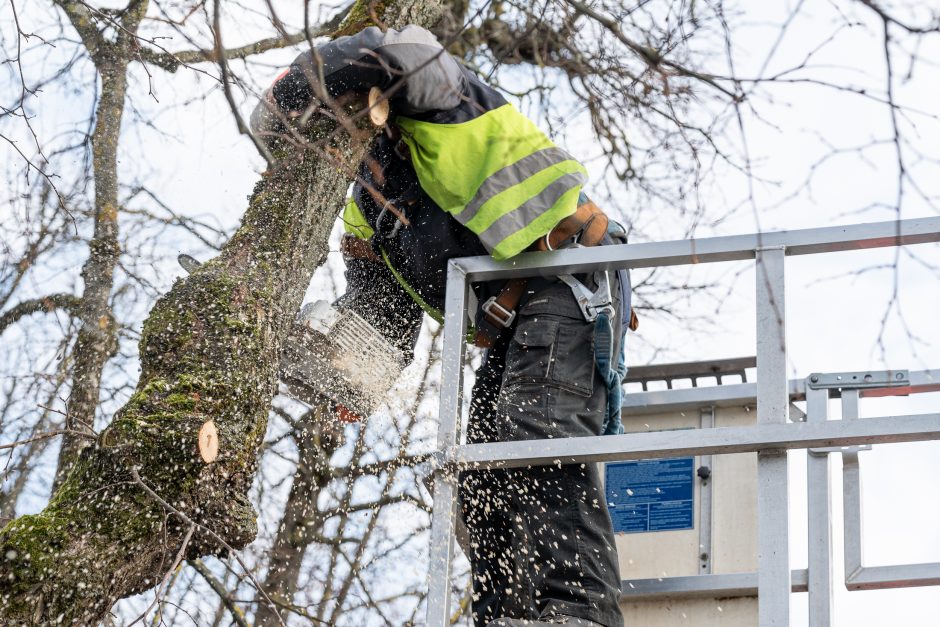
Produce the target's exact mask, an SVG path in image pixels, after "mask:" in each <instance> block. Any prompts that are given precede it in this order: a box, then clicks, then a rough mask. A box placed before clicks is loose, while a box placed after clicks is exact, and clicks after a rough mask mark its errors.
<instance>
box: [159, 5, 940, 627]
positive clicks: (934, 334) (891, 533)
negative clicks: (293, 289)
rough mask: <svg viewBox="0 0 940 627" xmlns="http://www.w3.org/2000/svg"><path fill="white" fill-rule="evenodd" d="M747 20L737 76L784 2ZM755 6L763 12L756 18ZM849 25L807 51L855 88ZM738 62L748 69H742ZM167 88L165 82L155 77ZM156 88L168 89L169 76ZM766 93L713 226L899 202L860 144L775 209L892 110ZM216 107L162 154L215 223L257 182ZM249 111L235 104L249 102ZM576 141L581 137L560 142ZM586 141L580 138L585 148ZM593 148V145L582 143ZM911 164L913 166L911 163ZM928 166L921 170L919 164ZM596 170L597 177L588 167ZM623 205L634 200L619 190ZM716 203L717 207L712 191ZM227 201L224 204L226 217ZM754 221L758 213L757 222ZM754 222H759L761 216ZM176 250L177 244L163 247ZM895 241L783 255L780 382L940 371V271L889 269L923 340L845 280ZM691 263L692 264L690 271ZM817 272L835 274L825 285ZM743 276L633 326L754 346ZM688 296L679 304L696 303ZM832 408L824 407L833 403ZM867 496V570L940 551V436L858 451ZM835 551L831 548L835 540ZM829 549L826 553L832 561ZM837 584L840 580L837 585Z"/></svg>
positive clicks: (896, 616) (799, 475) (719, 352)
mask: <svg viewBox="0 0 940 627" xmlns="http://www.w3.org/2000/svg"><path fill="white" fill-rule="evenodd" d="M811 4H813V6H812V7H811V8H810V9H806V10H804V13H803V16H802V17H800V18H798V19H797V21H796V22H794V24H793V26H792V27H791V29H790V34H789V36H788V37H787V38H786V39H785V40H784V41H783V42H782V45H781V47H780V49H779V52H778V54H777V55H776V56H775V57H774V61H772V63H771V66H770V67H771V69H772V68H773V67H774V65H777V66H778V67H780V68H783V67H788V66H790V65H793V64H794V62H795V61H797V60H799V59H802V57H803V56H804V55H805V54H806V50H807V48H808V47H809V46H815V45H816V44H817V43H819V42H822V41H823V40H825V39H826V38H827V37H828V36H829V34H830V33H831V32H832V30H833V23H834V21H835V20H834V15H833V9H832V7H831V6H830V5H829V4H828V3H811ZM934 4H936V3H934ZM748 5H749V6H748V11H754V12H755V13H754V14H753V15H748V16H747V19H746V21H747V22H749V23H750V25H749V26H748V27H747V28H745V29H739V30H738V32H737V34H736V36H735V37H736V41H737V42H738V45H739V48H738V54H737V55H736V57H735V62H736V63H737V64H738V71H739V73H740V74H741V75H748V74H749V71H750V73H752V74H753V73H756V71H757V67H756V66H757V65H758V64H759V63H761V62H762V61H763V59H764V57H765V56H766V51H767V49H768V43H769V39H770V37H771V35H772V34H773V33H775V32H776V30H775V25H776V24H778V23H779V21H780V19H781V16H782V15H783V13H782V11H783V10H785V7H787V6H788V3H779V2H774V3H748ZM757 11H760V13H757ZM870 26H871V28H867V27H866V28H858V29H856V30H854V31H850V32H842V33H840V35H839V39H838V40H837V42H838V45H836V44H833V45H831V46H829V47H827V48H825V49H824V51H823V52H822V53H821V55H820V56H819V57H817V60H816V64H817V65H820V66H822V65H831V66H832V69H831V70H827V71H826V72H827V73H828V74H829V75H831V76H832V77H839V78H842V79H844V77H845V76H847V75H854V76H855V77H856V78H855V79H854V80H853V81H852V82H853V83H854V84H856V85H860V86H863V85H867V86H869V87H873V86H879V85H881V84H883V72H884V59H883V56H882V55H881V46H880V43H878V41H877V37H878V36H879V35H878V31H877V29H875V27H874V25H870ZM921 53H922V54H923V56H924V57H925V58H927V59H936V58H937V57H938V56H940V55H938V53H940V47H938V46H937V45H936V42H935V43H934V45H933V47H932V48H931V49H927V48H924V49H922V51H921ZM292 56H293V53H292V52H281V53H275V54H272V55H270V58H271V59H272V63H273V64H274V65H276V64H277V63H279V62H286V61H287V60H289V59H290V58H292ZM749 66H753V67H750V68H749ZM276 73H277V70H276V68H275V67H273V66H272V69H271V71H270V74H269V75H268V76H259V77H258V79H259V81H263V82H266V81H268V80H270V79H271V78H273V77H274V76H275V75H276ZM937 74H938V72H937V68H936V67H932V66H928V65H921V66H918V68H917V71H916V72H915V78H916V80H912V81H910V82H909V83H908V84H907V85H905V86H901V87H899V99H900V100H901V101H902V102H903V103H904V104H905V105H907V106H909V107H912V108H914V109H920V110H922V111H927V112H932V113H936V111H937V107H936V104H935V103H936V97H937V92H936V85H937V84H938V81H937V80H936V79H937V78H940V76H937ZM161 88H164V87H161ZM165 88H168V89H174V88H173V87H172V86H170V85H167V86H166V87H165ZM771 96H772V97H773V98H774V99H775V101H776V102H775V104H774V105H773V106H772V107H770V106H768V105H763V106H762V109H761V110H762V112H764V113H767V112H771V113H772V115H768V116H767V117H768V119H770V121H771V122H772V123H773V126H771V125H769V124H766V123H764V122H761V121H759V120H757V119H755V118H753V117H746V118H745V120H744V123H745V127H746V130H747V138H748V143H749V147H750V151H751V154H752V155H753V156H754V160H755V163H756V164H757V173H758V174H759V175H760V176H762V177H765V178H766V179H768V180H772V181H775V182H776V184H774V185H770V184H768V185H761V186H758V187H757V189H756V196H757V201H758V203H757V206H758V207H759V211H756V212H755V211H752V210H750V209H748V208H744V209H742V210H739V211H738V212H737V213H736V214H734V215H733V216H732V217H731V218H730V219H729V220H727V221H726V222H725V223H724V224H723V225H722V226H721V228H720V230H719V231H718V232H715V233H702V235H703V236H705V235H708V234H734V233H745V232H752V231H755V230H757V228H758V226H759V227H761V228H763V229H765V230H774V229H797V228H810V227H819V226H827V225H832V224H845V223H854V222H868V221H880V220H890V219H893V218H894V217H895V215H894V213H893V212H891V211H886V210H872V211H867V212H864V213H858V211H859V210H860V209H862V208H865V207H870V206H872V205H875V204H877V203H886V204H889V205H890V204H891V203H893V199H894V194H895V192H896V186H895V183H896V170H895V167H896V166H895V162H894V154H893V153H892V150H891V148H890V146H885V147H881V148H877V149H873V150H870V151H868V152H867V153H866V157H867V159H868V160H869V161H868V162H865V161H863V160H862V159H860V158H859V157H858V155H846V156H843V157H839V158H835V159H832V160H831V161H829V162H827V164H826V165H825V166H823V167H821V168H820V169H819V170H818V171H817V172H816V176H815V179H814V184H813V186H812V190H811V192H812V194H811V196H810V195H809V194H808V193H803V194H800V195H798V196H796V197H794V198H792V199H791V200H789V201H787V202H785V203H783V204H782V205H780V206H779V207H777V208H774V209H773V210H768V209H767V207H770V206H773V205H776V204H777V203H779V202H780V201H781V200H782V199H783V198H785V197H787V196H789V195H790V194H791V193H792V192H793V190H794V189H796V188H797V187H798V186H800V185H801V183H802V182H803V181H804V180H805V177H806V175H807V169H808V167H809V164H811V163H813V162H815V161H816V160H817V159H819V158H820V157H821V156H822V154H823V153H824V147H823V146H822V145H821V144H820V142H819V140H818V135H824V136H825V137H826V138H827V140H828V141H829V142H831V143H832V144H833V145H834V146H841V147H847V146H855V145H858V144H860V143H864V142H866V141H867V140H869V139H870V138H884V137H886V136H888V133H889V132H890V126H889V119H888V116H887V111H886V110H885V109H884V107H881V106H877V105H874V104H872V103H867V102H864V101H863V100H862V99H860V98H858V97H856V96H850V95H847V94H840V93H837V92H834V91H832V90H825V89H822V88H809V87H803V86H792V85H791V86H787V87H781V88H779V89H777V90H775V91H774V92H773V93H772V94H771ZM210 102H211V103H213V104H214V106H215V107H217V109H216V110H215V112H213V113H210V114H207V115H202V116H197V118H196V119H195V120H194V119H193V116H192V113H191V112H190V111H188V110H186V109H181V110H178V111H177V112H176V113H174V114H171V115H175V116H177V117H178V118H179V123H180V124H181V125H182V127H183V128H185V129H187V132H186V135H185V140H184V142H183V143H182V144H176V145H168V146H165V147H163V148H162V149H161V150H160V153H159V154H161V155H165V156H166V157H167V158H166V160H164V161H163V162H162V163H161V167H160V170H161V171H163V172H169V171H168V170H167V168H166V167H165V166H166V164H168V163H173V164H175V166H174V168H173V169H172V170H171V171H172V174H168V175H167V182H168V183H169V184H170V185H172V187H173V189H174V191H175V193H176V195H177V196H178V197H179V201H180V202H181V203H182V202H185V203H188V204H189V205H190V206H201V207H204V208H205V209H206V210H211V211H213V212H214V213H216V214H218V215H219V216H220V218H222V219H223V220H225V221H229V220H233V219H234V218H235V215H234V213H237V211H240V210H241V208H242V207H243V206H244V202H243V199H244V197H245V196H246V195H247V193H249V191H250V187H251V185H252V184H253V182H254V180H255V178H256V172H257V171H258V168H259V163H260V162H259V160H258V159H257V158H255V157H254V156H253V154H252V151H253V149H252V148H251V146H250V145H249V143H248V141H247V140H245V139H244V138H240V137H238V136H236V135H235V133H234V128H233V123H232V122H231V120H230V119H229V117H228V115H227V114H226V112H225V110H224V103H223V102H222V101H221V99H219V98H216V99H214V100H213V101H210ZM249 110H250V106H248V105H246V107H245V112H246V113H247V112H248V111H249ZM920 122H921V125H920V126H921V129H922V130H921V132H922V133H923V135H922V137H921V140H920V142H919V144H918V145H919V146H920V148H921V149H922V150H925V151H927V152H928V153H929V152H930V151H933V154H934V155H936V152H937V150H938V148H940V141H937V140H940V136H938V134H937V128H938V127H937V125H936V122H935V121H933V122H930V121H929V120H923V119H922V120H920ZM569 147H570V148H571V149H572V150H578V149H579V147H578V146H569ZM582 148H584V147H582ZM587 148H589V147H587ZM916 167H921V166H916ZM923 167H924V168H926V166H923ZM595 176H596V175H595ZM919 182H920V184H921V185H924V186H925V187H926V188H927V193H928V194H934V195H936V194H938V193H940V185H938V183H940V179H938V178H937V177H935V176H934V177H931V178H929V179H925V178H924V177H921V178H920V180H919ZM722 192H723V194H724V195H725V196H726V197H736V196H738V197H740V196H741V195H742V193H743V181H741V180H740V179H735V178H733V177H729V178H728V180H727V184H726V185H725V186H724V189H722ZM625 202H629V198H627V199H625ZM715 202H716V203H720V202H724V200H722V199H719V198H718V197H717V196H716V200H715ZM906 202H908V204H907V205H906V206H905V208H904V212H903V216H902V217H905V218H910V217H916V216H926V215H936V214H935V212H934V211H933V210H932V209H930V208H929V207H927V206H925V205H924V204H923V203H919V202H918V201H917V199H916V198H914V197H913V195H910V194H909V197H908V199H907V200H906ZM233 212H234V213H233ZM758 218H759V219H758ZM758 222H759V224H758ZM660 229H661V232H662V236H663V239H669V238H670V237H675V236H676V235H678V234H671V233H670V229H669V224H668V223H667V224H662V225H661V227H660ZM168 252H170V253H172V254H173V255H175V252H176V251H168ZM916 252H918V253H919V254H921V255H922V256H923V257H924V258H925V259H929V260H932V262H933V263H937V262H938V261H940V254H938V249H937V246H936V245H927V246H919V247H918V250H917V251H916ZM893 260H894V253H893V251H883V250H879V251H865V252H859V253H840V254H836V255H825V256H820V255H815V256H807V257H801V258H790V259H789V260H788V263H787V275H788V276H787V278H788V293H787V305H788V308H787V322H788V351H789V354H788V358H789V363H790V376H791V377H805V376H807V375H808V374H809V373H810V372H820V371H823V372H825V371H854V370H865V369H885V368H909V369H926V368H940V351H938V350H937V347H938V346H940V327H938V325H937V324H936V311H937V305H938V304H940V281H938V277H937V276H936V274H934V273H932V272H930V271H929V270H927V269H926V268H924V267H923V266H921V265H918V264H917V263H913V262H911V261H910V260H908V259H906V258H903V257H902V261H901V264H902V265H901V271H900V273H899V284H898V297H899V299H900V302H901V304H902V307H903V311H904V315H905V319H906V321H907V324H908V327H909V329H910V330H911V332H912V333H913V334H914V335H916V336H917V337H918V338H919V340H920V341H919V342H915V343H912V342H911V341H910V340H909V338H908V333H907V332H906V331H905V330H904V328H903V327H902V325H901V324H899V320H898V318H897V317H896V316H894V315H893V316H891V317H890V318H889V321H888V324H887V326H886V327H884V329H883V328H882V322H881V321H882V317H883V315H884V312H885V307H886V306H887V302H888V299H890V297H891V294H892V290H893V280H892V275H891V273H890V272H885V271H882V272H870V273H866V274H863V275H861V276H847V275H852V274H853V273H854V272H855V271H857V270H859V269H860V268H864V267H868V266H876V265H879V264H885V263H889V264H890V263H892V262H893ZM745 267H746V264H724V265H723V267H721V268H715V267H709V268H699V267H697V268H694V269H692V270H689V271H687V270H681V271H679V270H677V271H676V274H677V276H688V277H689V279H690V280H694V279H695V278H697V277H706V276H708V277H714V276H716V275H724V276H726V277H727V278H729V279H730V278H731V277H733V276H735V275H736V274H737V272H738V271H739V270H741V269H742V268H745ZM686 273H687V274H686ZM821 279H830V280H824V281H821ZM753 287H754V278H753V272H751V271H749V270H745V271H744V273H743V274H740V275H739V276H737V278H736V280H735V281H734V283H733V284H732V287H731V288H729V289H730V290H731V291H730V293H729V294H728V297H727V298H726V299H725V301H724V302H723V305H722V307H721V310H720V312H717V311H715V304H714V303H713V302H708V303H707V304H705V305H704V306H705V307H707V308H708V310H709V311H715V315H716V316H720V320H719V322H718V323H717V325H716V328H715V329H714V330H713V331H712V332H710V333H708V334H694V335H692V334H688V333H683V330H682V329H681V328H675V327H674V326H672V325H670V324H669V323H668V322H665V321H659V320H657V319H656V318H655V317H649V318H648V319H645V320H644V325H643V328H642V331H641V333H642V334H643V335H645V336H647V337H648V338H650V339H651V340H653V341H654V342H655V341H661V340H664V339H666V338H668V339H669V341H670V346H672V347H673V348H674V352H673V353H672V354H671V355H670V356H669V360H670V361H684V360H698V359H702V360H706V359H711V358H719V357H732V356H740V355H750V354H753V352H754V348H753V346H754V336H755V330H754V312H753V300H752V299H753ZM317 293H322V292H321V291H320V288H318V286H317V280H315V282H314V285H312V286H311V290H310V293H309V294H308V298H313V297H314V296H315V295H316V294H317ZM697 307H699V304H698V303H693V304H692V306H691V308H690V311H698V313H701V312H700V310H696V309H695V308H697ZM882 331H883V332H884V334H885V342H884V343H885V346H886V352H885V353H884V354H882V353H881V351H880V349H879V348H877V346H876V340H877V338H878V336H879V333H882ZM630 357H631V361H632V362H633V363H644V356H643V354H642V353H640V354H637V353H632V354H631V355H630ZM938 396H940V395H938V394H930V395H923V396H921V397H912V398H907V399H899V400H895V401H888V400H880V401H864V402H863V404H862V411H863V415H868V416H871V415H878V414H886V413H892V412H893V413H897V414H906V413H917V412H930V411H932V412H936V411H938V406H940V404H938V399H937V397H938ZM833 413H834V414H835V411H834V412H833ZM834 469H835V470H836V472H834V477H836V483H835V485H834V486H833V492H834V494H835V505H834V511H836V512H838V511H839V504H840V503H841V499H840V496H839V495H840V489H839V486H840V482H839V473H838V472H837V471H838V469H839V463H838V461H837V462H836V463H835V465H834ZM862 472H863V477H864V484H863V485H864V498H865V503H866V508H865V518H864V525H865V527H864V529H865V538H866V543H865V549H866V553H865V556H866V564H867V565H878V564H889V563H904V562H923V561H938V562H940V533H938V532H937V521H938V520H940V502H938V498H937V496H938V492H937V489H936V477H938V476H940V444H936V443H929V444H912V445H892V446H883V447H876V449H875V450H874V451H872V452H869V453H864V454H863V455H862ZM791 476H792V480H793V482H792V485H791V492H792V497H791V499H792V506H793V507H792V509H793V511H792V513H791V535H792V547H793V548H792V560H793V566H794V568H796V567H805V564H806V558H805V519H803V518H801V516H805V505H804V504H803V499H805V487H804V486H805V455H804V454H803V453H793V454H791ZM834 529H835V530H836V536H837V537H840V536H841V532H840V530H841V518H840V517H839V516H838V514H837V518H836V520H835V522H834ZM837 546H838V545H837ZM838 561H839V560H838V559H837V562H838ZM837 588H838V586H837ZM805 615H806V595H794V596H793V612H792V617H793V620H792V624H793V625H801V624H805V622H806V621H805ZM938 615H940V590H938V589H937V588H922V589H907V590H890V591H875V592H854V593H851V595H849V594H848V593H846V592H844V591H843V592H842V593H840V594H839V595H838V597H837V619H838V622H837V624H838V625H882V624H895V625H905V626H909V627H921V626H923V627H927V626H932V625H936V624H937V616H938Z"/></svg>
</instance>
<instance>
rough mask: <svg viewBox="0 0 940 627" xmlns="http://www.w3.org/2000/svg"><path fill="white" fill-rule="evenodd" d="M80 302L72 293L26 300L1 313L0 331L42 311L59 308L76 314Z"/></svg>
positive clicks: (46, 311)
mask: <svg viewBox="0 0 940 627" xmlns="http://www.w3.org/2000/svg"><path fill="white" fill-rule="evenodd" d="M80 303H81V299H80V298H78V297H77V296H74V295H72V294H52V295H51V296H43V297H42V298H33V299H31V300H24V301H23V302H21V303H17V304H16V305H14V306H13V307H11V308H10V309H8V310H7V311H4V312H3V313H2V314H0V333H3V332H4V331H5V330H6V328H7V327H9V326H10V325H12V324H14V323H15V322H17V321H18V320H19V319H21V318H23V317H25V316H28V315H30V314H34V313H38V312H40V311H41V312H44V313H49V312H52V311H56V310H58V309H64V310H66V311H68V312H69V313H70V314H72V315H75V313H76V312H77V311H78V306H79V304H80Z"/></svg>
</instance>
